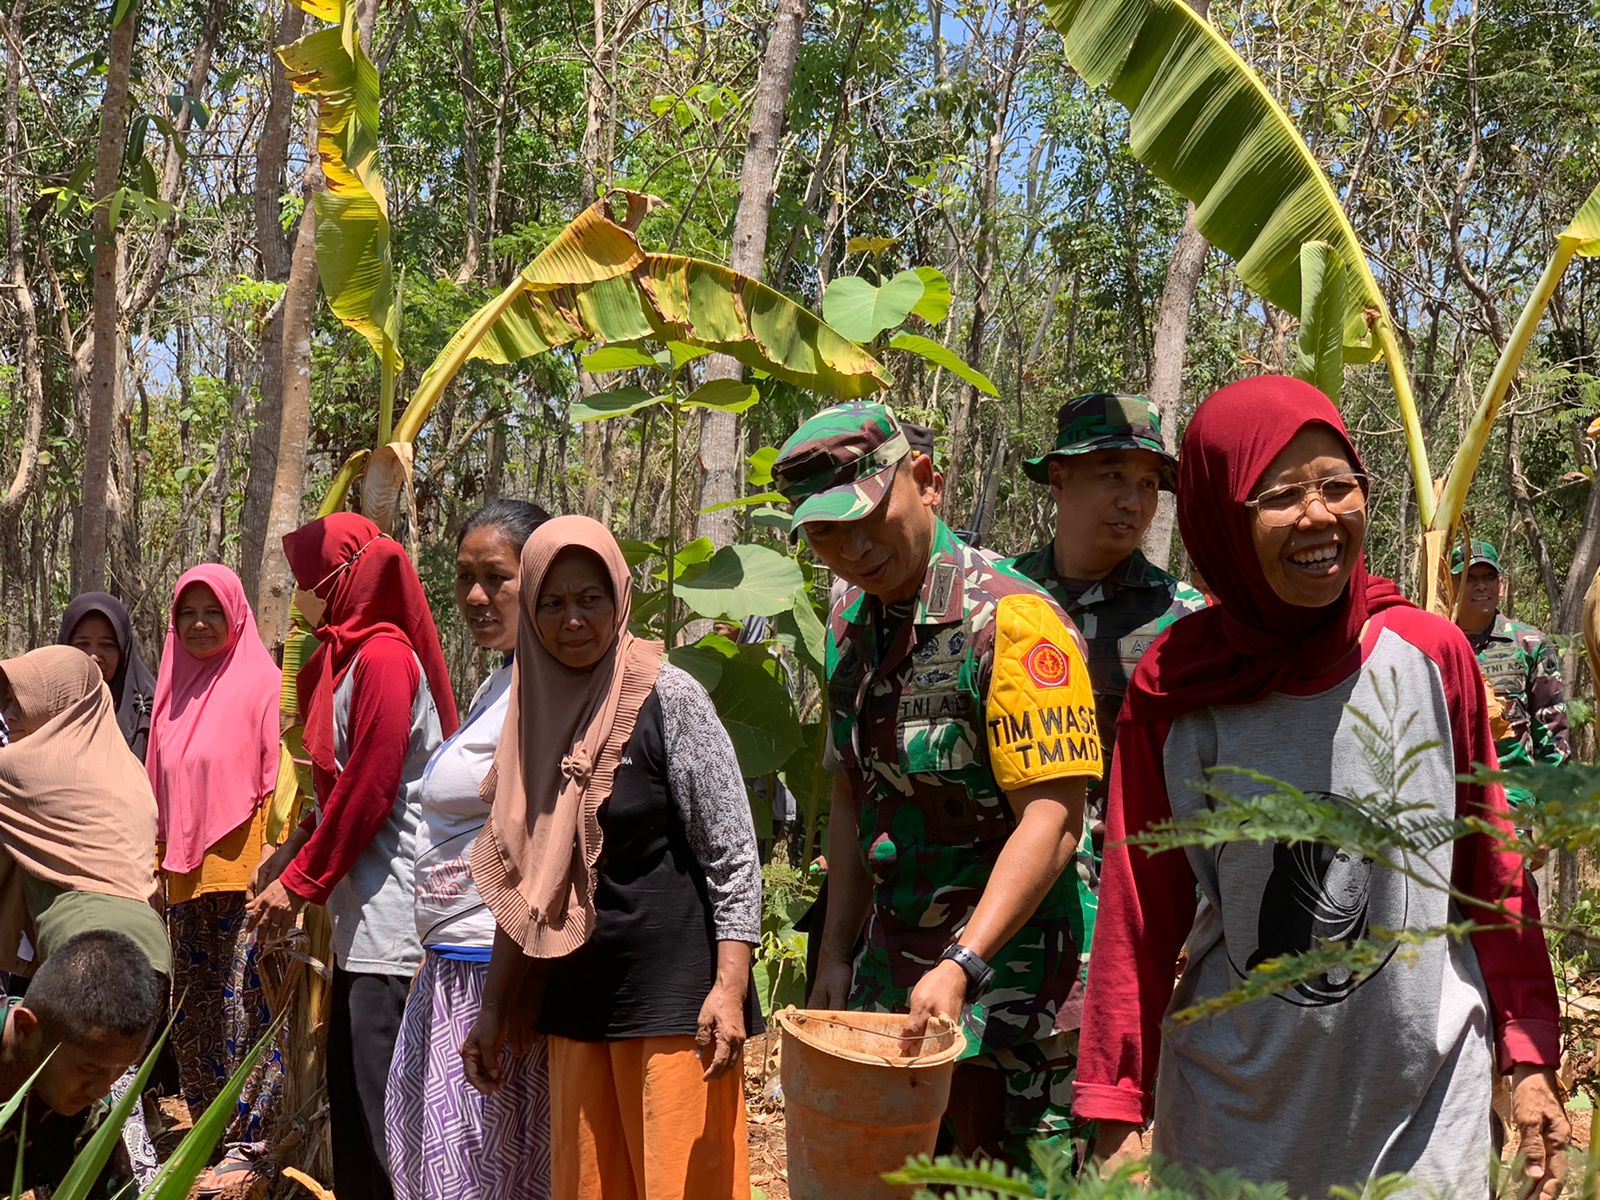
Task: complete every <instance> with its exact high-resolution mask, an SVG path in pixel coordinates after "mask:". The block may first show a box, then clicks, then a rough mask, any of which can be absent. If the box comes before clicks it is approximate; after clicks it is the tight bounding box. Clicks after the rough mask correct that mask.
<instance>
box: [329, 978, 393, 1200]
mask: <svg viewBox="0 0 1600 1200" xmlns="http://www.w3.org/2000/svg"><path fill="white" fill-rule="evenodd" d="M410 987H411V980H410V978H409V977H407V976H404V975H361V974H357V973H356V972H354V971H343V970H340V969H339V968H338V967H335V968H334V969H333V1009H332V1011H331V1012H330V1013H329V1021H328V1124H329V1133H330V1134H331V1136H332V1139H333V1190H334V1192H335V1193H336V1194H337V1195H338V1197H339V1200H394V1187H393V1185H392V1184H391V1183H390V1182H389V1152H388V1148H387V1144H386V1141H385V1138H384V1127H383V1093H384V1088H385V1087H386V1086H387V1085H388V1082H389V1063H390V1061H391V1060H392V1059H393V1058H394V1043H395V1038H396V1037H398V1036H399V1034H400V1017H401V1014H402V1013H403V1012H404V1011H405V1007H406V992H407V991H408V990H409V989H410Z"/></svg>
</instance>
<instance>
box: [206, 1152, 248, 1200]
mask: <svg viewBox="0 0 1600 1200" xmlns="http://www.w3.org/2000/svg"><path fill="white" fill-rule="evenodd" d="M259 1168H260V1164H259V1163H254V1162H251V1161H250V1160H249V1159H247V1158H225V1159H223V1160H222V1161H221V1162H219V1163H218V1164H217V1165H216V1166H214V1167H210V1168H208V1169H207V1170H205V1171H204V1172H202V1173H201V1175H200V1178H198V1179H196V1180H195V1181H194V1187H193V1188H191V1189H190V1191H189V1194H190V1195H191V1196H220V1195H221V1194H222V1193H223V1192H224V1191H226V1190H227V1187H228V1185H229V1184H230V1183H239V1182H246V1181H248V1179H249V1177H250V1176H252V1175H255V1174H257V1173H258V1171H259ZM240 1175H243V1176H244V1177H245V1179H244V1180H240V1179H237V1178H230V1176H234V1177H236V1176H240Z"/></svg>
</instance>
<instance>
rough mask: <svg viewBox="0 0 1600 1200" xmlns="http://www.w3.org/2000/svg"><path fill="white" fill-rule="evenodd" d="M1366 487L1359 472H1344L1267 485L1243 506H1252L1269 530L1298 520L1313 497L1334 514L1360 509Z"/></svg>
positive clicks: (1363, 477) (1340, 514)
mask: <svg viewBox="0 0 1600 1200" xmlns="http://www.w3.org/2000/svg"><path fill="white" fill-rule="evenodd" d="M1367 487H1368V479H1367V477H1366V476H1365V475H1363V474H1362V473H1361V472H1359V471H1345V472H1341V473H1340V474H1338V475H1328V476H1326V477H1324V478H1322V479H1308V480H1307V481H1306V482H1305V483H1290V484H1285V485H1284V486H1283V487H1275V488H1269V489H1267V490H1266V491H1264V492H1262V493H1261V494H1260V495H1259V496H1257V497H1256V498H1255V499H1254V500H1246V501H1245V507H1246V508H1253V509H1254V510H1255V513H1256V519H1257V520H1259V521H1260V522H1261V523H1262V524H1263V525H1265V526H1267V527H1268V528H1269V529H1279V528H1282V527H1283V526H1285V525H1293V524H1294V523H1295V522H1296V521H1298V520H1299V519H1300V518H1301V516H1303V515H1304V514H1305V511H1306V509H1308V508H1310V507H1311V501H1312V500H1313V499H1319V500H1321V501H1322V507H1324V508H1326V509H1327V510H1328V511H1329V512H1330V513H1332V514H1333V515H1334V516H1336V517H1345V516H1349V515H1350V514H1351V513H1357V512H1360V511H1361V510H1362V509H1364V508H1366V507H1367Z"/></svg>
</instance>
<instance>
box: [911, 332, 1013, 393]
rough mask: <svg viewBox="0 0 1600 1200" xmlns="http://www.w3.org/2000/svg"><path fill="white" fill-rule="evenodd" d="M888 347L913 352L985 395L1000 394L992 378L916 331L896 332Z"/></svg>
mask: <svg viewBox="0 0 1600 1200" xmlns="http://www.w3.org/2000/svg"><path fill="white" fill-rule="evenodd" d="M889 348H890V349H891V350H904V351H905V352H906V353H908V354H915V355H916V356H917V357H918V358H921V359H925V360H926V361H928V362H931V363H932V364H933V365H934V366H936V367H943V368H944V369H945V370H946V371H950V372H952V373H953V374H956V375H959V376H960V377H961V378H962V379H965V380H966V381H967V382H968V383H970V384H972V386H973V387H975V388H977V389H978V390H979V391H980V392H982V393H983V394H984V395H985V396H998V395H999V394H1000V391H999V389H998V388H996V387H995V386H994V381H993V380H992V379H990V378H989V377H988V376H987V375H985V374H984V373H983V372H982V371H980V370H978V369H977V368H976V367H972V366H968V365H967V361H966V359H964V358H962V357H961V356H960V355H959V354H957V353H956V352H955V351H954V350H951V349H949V348H947V347H945V346H941V345H940V344H939V343H938V342H936V341H934V340H933V339H932V338H925V337H923V336H922V335H921V334H918V333H897V334H895V335H894V336H893V337H892V338H890V339H889Z"/></svg>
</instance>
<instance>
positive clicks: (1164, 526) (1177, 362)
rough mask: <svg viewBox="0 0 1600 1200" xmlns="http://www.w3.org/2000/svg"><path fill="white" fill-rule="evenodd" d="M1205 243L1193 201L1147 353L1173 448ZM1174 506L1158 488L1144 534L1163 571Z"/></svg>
mask: <svg viewBox="0 0 1600 1200" xmlns="http://www.w3.org/2000/svg"><path fill="white" fill-rule="evenodd" d="M1210 249H1211V246H1210V243H1208V242H1207V241H1206V237H1205V234H1203V233H1201V232H1200V230H1199V229H1197V228H1196V227H1195V223H1194V205H1192V204H1191V205H1189V211H1188V213H1187V214H1186V215H1185V216H1184V219H1183V229H1182V230H1181V231H1180V232H1179V233H1178V241H1177V243H1176V244H1175V245H1174V246H1173V248H1172V261H1171V262H1169V263H1168V264H1167V281H1166V283H1165V285H1164V286H1163V287H1162V289H1161V300H1160V302H1159V303H1158V304H1157V305H1156V329H1155V335H1154V337H1153V339H1152V341H1153V345H1152V348H1151V357H1150V384H1149V396H1150V401H1151V403H1153V404H1154V405H1155V406H1156V408H1157V409H1158V410H1159V411H1160V413H1161V436H1162V439H1163V440H1164V441H1165V442H1166V443H1167V448H1168V449H1169V450H1171V451H1173V453H1177V449H1178V408H1179V404H1180V402H1181V401H1182V399H1183V359H1184V351H1185V346H1186V343H1187V341H1188V337H1189V314H1190V312H1191V310H1192V309H1193V308H1194V293H1195V289H1196V288H1198V287H1199V286H1200V277H1201V275H1203V274H1204V273H1205V269H1206V255H1207V253H1208V252H1209V251H1210ZM1176 521H1177V510H1176V507H1175V505H1174V504H1173V498H1172V495H1171V493H1169V492H1163V493H1162V494H1161V502H1160V503H1159V504H1158V505H1157V506H1156V515H1155V520H1153V521H1151V522H1150V528H1149V529H1147V530H1145V534H1144V554H1145V557H1146V558H1148V559H1149V560H1150V561H1151V562H1152V563H1154V564H1155V565H1156V566H1158V567H1160V568H1161V569H1162V570H1166V568H1167V564H1168V563H1170V562H1171V561H1172V527H1173V525H1174V524H1175V523H1176Z"/></svg>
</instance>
